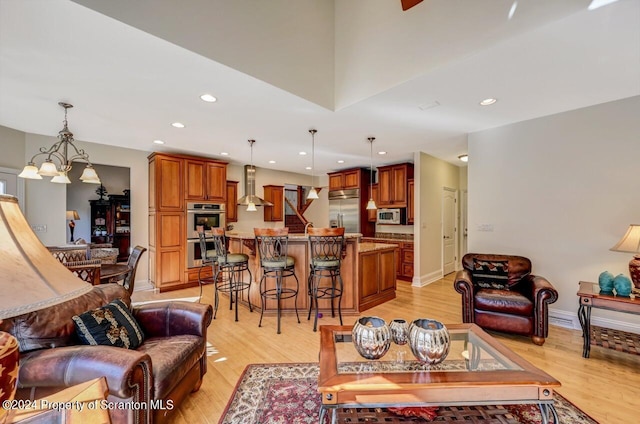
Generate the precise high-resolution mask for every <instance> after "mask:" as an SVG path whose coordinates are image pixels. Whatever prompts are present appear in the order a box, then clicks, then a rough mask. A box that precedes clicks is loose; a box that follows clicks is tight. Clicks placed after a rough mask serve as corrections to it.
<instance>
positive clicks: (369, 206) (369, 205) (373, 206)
mask: <svg viewBox="0 0 640 424" xmlns="http://www.w3.org/2000/svg"><path fill="white" fill-rule="evenodd" d="M375 139H376V138H375V137H369V138H367V140H369V144H370V146H371V152H370V156H369V157H370V159H371V168H370V169H369V175H370V177H371V178H370V184H369V202H367V210H374V209H378V207H377V206H376V202H375V200H373V141H374V140H375Z"/></svg>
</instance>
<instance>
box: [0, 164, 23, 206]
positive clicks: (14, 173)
mask: <svg viewBox="0 0 640 424" xmlns="http://www.w3.org/2000/svg"><path fill="white" fill-rule="evenodd" d="M18 173H19V171H18V170H16V169H9V168H0V194H10V195H12V196H16V197H17V198H18V202H19V204H20V208H21V209H22V210H23V211H24V180H23V179H22V178H18Z"/></svg>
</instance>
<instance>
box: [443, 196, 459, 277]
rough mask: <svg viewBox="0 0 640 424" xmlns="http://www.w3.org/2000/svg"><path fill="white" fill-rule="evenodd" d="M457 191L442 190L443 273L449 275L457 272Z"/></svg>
mask: <svg viewBox="0 0 640 424" xmlns="http://www.w3.org/2000/svg"><path fill="white" fill-rule="evenodd" d="M456 197H457V194H456V190H453V189H450V188H447V187H444V188H443V190H442V272H443V274H444V275H447V274H449V273H451V272H453V271H455V270H456V218H457V214H456V204H457V199H456Z"/></svg>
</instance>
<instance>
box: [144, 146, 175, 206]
mask: <svg viewBox="0 0 640 424" xmlns="http://www.w3.org/2000/svg"><path fill="white" fill-rule="evenodd" d="M183 164H184V161H183V160H182V159H181V158H177V157H173V156H171V155H164V154H159V153H152V154H151V155H150V156H149V209H150V210H158V211H182V210H183V209H184V191H183V189H182V178H183Z"/></svg>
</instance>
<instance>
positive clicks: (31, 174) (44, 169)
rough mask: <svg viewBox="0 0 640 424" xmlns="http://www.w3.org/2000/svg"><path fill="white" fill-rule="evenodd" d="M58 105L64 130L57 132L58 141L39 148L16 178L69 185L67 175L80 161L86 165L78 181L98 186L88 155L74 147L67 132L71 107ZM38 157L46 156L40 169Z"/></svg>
mask: <svg viewBox="0 0 640 424" xmlns="http://www.w3.org/2000/svg"><path fill="white" fill-rule="evenodd" d="M58 105H60V106H62V107H63V108H64V121H63V123H64V128H62V129H61V130H60V131H59V132H58V141H57V142H56V143H54V145H53V146H51V147H49V148H47V147H41V148H40V152H39V153H36V154H35V155H33V157H32V158H31V160H30V161H29V163H27V165H26V166H25V167H24V169H23V170H22V172H21V173H20V174H19V175H18V177H20V178H28V179H32V180H41V179H42V177H43V176H45V177H53V178H52V179H51V182H52V183H60V184H71V180H69V177H68V176H67V173H68V172H69V171H71V168H72V167H73V162H74V161H81V162H86V164H87V165H86V167H85V168H84V171H83V172H82V175H81V176H80V180H81V181H82V182H83V183H90V184H100V178H99V177H98V174H97V173H96V170H95V169H94V168H93V165H92V164H91V161H90V160H89V155H88V154H87V153H86V152H85V151H84V149H79V148H78V147H76V145H75V144H74V142H75V140H74V138H73V133H72V132H71V131H69V127H68V122H67V111H68V110H69V109H71V108H72V107H73V105H72V104H69V103H64V102H59V103H58ZM38 156H46V159H45V161H44V162H42V165H41V166H40V169H38V168H37V167H36V164H35V159H36V157H38Z"/></svg>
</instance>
